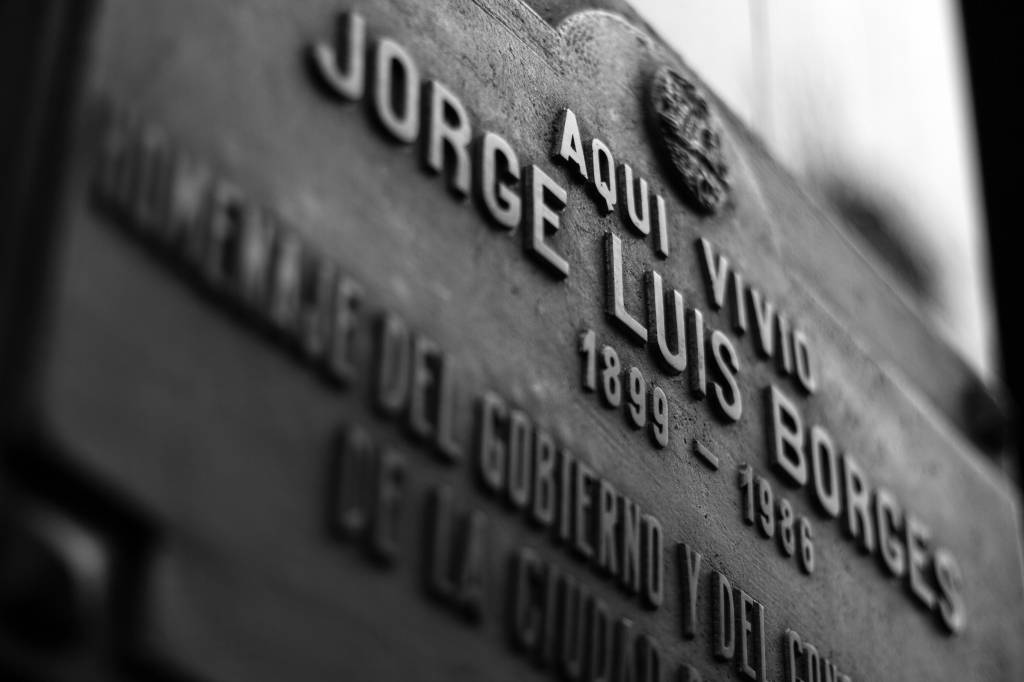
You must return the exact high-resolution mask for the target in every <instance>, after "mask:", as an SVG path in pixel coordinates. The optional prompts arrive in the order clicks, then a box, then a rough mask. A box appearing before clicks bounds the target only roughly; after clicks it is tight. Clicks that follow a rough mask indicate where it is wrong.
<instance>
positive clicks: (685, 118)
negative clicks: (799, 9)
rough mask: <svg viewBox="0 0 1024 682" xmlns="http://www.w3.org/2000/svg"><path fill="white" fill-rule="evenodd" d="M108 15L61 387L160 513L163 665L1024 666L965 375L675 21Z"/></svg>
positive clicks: (970, 669)
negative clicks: (968, 423) (673, 27)
mask: <svg viewBox="0 0 1024 682" xmlns="http://www.w3.org/2000/svg"><path fill="white" fill-rule="evenodd" d="M89 36H90V38H89V49H88V51H87V53H88V54H87V57H86V60H85V62H84V67H83V70H84V76H83V80H82V97H81V107H80V115H76V117H75V118H74V122H73V135H72V139H73V143H72V147H71V156H70V163H69V164H68V165H67V167H66V174H65V176H64V179H65V184H64V185H63V186H64V190H63V192H62V194H61V196H60V197H58V198H56V199H59V204H58V206H59V211H60V219H59V220H58V223H59V225H60V228H59V235H60V243H59V249H58V250H57V251H56V254H57V255H56V260H55V267H54V271H55V279H54V283H53V285H52V286H53V291H54V295H53V297H52V301H51V305H50V306H49V308H48V309H47V319H48V323H47V330H48V332H49V334H48V336H47V339H48V341H47V344H46V345H45V348H44V351H43V353H42V355H41V358H42V359H41V361H40V364H39V367H40V369H39V373H38V376H37V377H36V380H35V384H34V391H33V392H32V396H33V400H32V406H33V414H34V423H36V424H37V425H38V429H39V431H40V432H41V433H44V434H46V442H47V443H48V448H49V449H51V450H52V451H53V452H56V453H58V454H57V455H56V456H55V457H56V460H57V461H59V462H61V464H60V466H62V467H67V468H68V469H72V470H74V471H81V472H88V475H87V479H88V481H89V482H90V484H96V485H99V486H100V487H102V488H103V489H107V490H110V491H114V492H115V493H116V496H117V497H118V499H119V500H121V502H119V504H124V505H125V508H126V509H131V510H132V512H131V513H132V514H135V515H137V516H138V517H139V518H140V519H141V521H140V522H139V524H138V526H137V527H136V526H133V527H132V528H131V530H130V532H128V531H123V532H120V533H117V534H113V535H114V536H115V541H114V543H113V544H114V546H115V547H116V546H118V545H117V543H118V542H121V543H122V545H121V546H123V542H125V538H129V539H131V541H132V542H135V540H134V538H137V537H140V536H144V537H145V538H146V539H145V540H144V541H139V543H140V546H141V545H144V546H145V551H144V552H141V551H140V552H139V556H136V555H135V554H132V558H131V561H127V562H126V563H125V564H124V565H127V566H128V567H129V568H130V576H131V581H130V582H131V585H132V588H133V592H132V593H131V594H132V595H133V598H132V599H131V600H129V601H130V604H129V606H127V607H124V608H123V609H122V611H123V612H124V613H128V614H130V616H129V618H128V622H129V623H130V625H131V628H130V629H131V635H132V636H131V637H130V638H128V639H129V643H128V644H122V645H119V647H122V648H124V649H125V650H126V651H127V652H128V653H126V654H124V655H125V656H127V657H128V658H129V659H130V660H132V661H135V662H138V661H142V662H144V664H145V665H146V666H147V669H159V670H173V671H176V672H177V673H178V674H181V675H183V676H186V677H187V678H188V679H197V680H228V679H246V680H261V679H266V680H281V679H289V680H305V679H308V680H322V679H327V678H336V679H361V680H378V679H379V680H391V679H395V680H398V679H401V680H414V679H415V680H429V679H437V680H442V679H444V680H450V679H467V680H469V679H473V680H475V679H489V680H520V679H558V678H560V677H561V678H563V679H572V680H584V679H585V680H614V681H619V680H622V681H625V680H664V681H668V680H700V679H703V680H732V679H751V680H775V681H779V680H791V681H792V680H804V681H805V682H816V681H821V682H824V681H825V680H829V681H832V680H846V679H851V680H880V679H908V680H909V679H936V680H939V679H941V680H1017V679H1022V678H1024V651H1022V650H1021V649H1020V646H1019V642H1020V633H1021V632H1022V631H1024V581H1022V566H1021V549H1020V542H1019V538H1020V528H1019V523H1018V517H1019V508H1018V504H1017V497H1016V493H1015V492H1014V490H1013V488H1012V486H1011V485H1010V484H1009V483H1008V482H1007V481H1005V480H1003V479H1002V478H1001V476H1000V475H999V473H998V471H997V470H996V469H995V467H993V466H992V465H991V464H990V463H989V462H988V461H987V460H986V459H985V457H984V456H983V455H982V454H981V453H980V452H979V451H978V450H977V448H976V447H975V446H974V445H973V444H972V443H971V441H970V439H969V438H968V437H967V436H966V435H964V432H963V430H962V429H961V427H962V417H961V416H959V415H961V413H962V411H963V410H962V408H961V407H960V404H961V401H962V393H960V391H961V389H962V385H963V382H964V378H963V377H964V376H965V370H964V368H963V365H962V363H961V362H960V361H959V360H957V359H956V358H955V356H954V355H953V354H952V352H951V351H950V350H949V349H948V348H946V347H945V346H944V345H943V344H942V343H941V342H940V341H938V340H937V339H936V336H935V334H934V333H933V332H932V330H931V329H929V328H928V326H927V325H926V324H925V323H924V322H923V321H922V320H921V319H920V318H919V317H918V316H917V315H916V314H915V313H914V312H913V310H912V308H911V307H910V306H909V305H908V304H906V303H905V302H904V299H903V298H902V297H901V296H900V295H899V294H898V293H897V292H894V291H893V290H892V289H891V288H890V286H889V285H888V284H887V283H886V282H884V281H882V280H881V279H880V278H879V277H878V276H877V274H876V271H875V270H874V268H873V267H872V265H871V264H870V263H869V262H868V261H866V260H865V258H864V257H863V256H862V255H861V254H860V253H859V252H857V251H856V250H855V249H854V248H853V247H852V246H851V245H850V244H849V243H848V242H847V241H846V240H845V238H844V237H843V236H842V234H841V233H840V231H839V230H838V229H837V228H836V226H835V224H834V223H833V221H832V219H831V217H830V216H829V214H828V213H827V212H826V211H824V210H823V209H822V208H820V207H819V206H818V205H817V204H816V203H815V201H814V200H813V199H812V198H810V197H808V196H806V195H805V194H803V193H802V192H801V190H800V189H799V187H798V186H797V185H796V184H795V183H794V181H793V180H792V179H791V178H790V177H789V176H788V175H787V174H786V173H785V172H784V171H782V170H781V169H780V168H779V167H778V166H777V165H776V164H775V163H774V162H773V161H772V160H771V159H770V158H769V157H768V156H767V155H766V153H765V151H764V150H763V148H762V146H761V145H760V143H758V142H757V141H756V140H754V139H753V138H752V136H751V135H750V133H749V132H747V131H746V129H745V128H744V127H743V126H742V125H741V124H740V123H739V122H738V121H737V120H736V119H735V118H734V117H733V116H732V115H731V114H730V113H729V111H728V110H727V109H726V108H725V107H724V106H723V105H722V104H721V103H720V102H719V101H717V99H716V98H715V96H714V93H713V92H711V91H710V90H709V89H708V88H707V87H706V86H704V85H703V84H702V83H701V80H700V76H699V74H696V73H693V72H692V71H691V70H690V69H689V68H688V67H687V66H686V64H685V63H683V62H682V61H681V60H680V58H679V56H678V55H675V54H673V53H671V52H670V51H668V50H667V49H666V48H665V47H664V46H663V45H662V44H661V43H660V42H659V41H658V40H657V39H656V38H654V37H652V36H651V35H648V34H647V33H645V32H644V31H643V30H641V29H639V28H636V27H635V26H633V25H631V24H630V23H629V22H627V21H626V20H625V19H624V18H622V17H621V16H618V15H617V14H614V13H611V12H606V11H581V12H578V13H574V14H571V15H569V16H566V17H565V18H563V19H561V20H560V21H558V22H557V24H556V25H554V26H552V25H551V24H549V23H547V22H546V21H545V20H544V19H543V18H541V16H539V15H538V14H536V13H534V12H533V10H531V9H530V8H529V7H527V6H526V5H524V4H522V3H520V2H517V1H516V0H474V1H472V2H469V1H461V2H457V1H454V0H452V1H440V2H429V3H415V2H409V1H399V0H393V1H387V2H361V1H359V0H351V1H346V2H337V1H336V0H331V1H326V0H308V1H304V2H271V1H270V0H246V1H245V2H243V1H241V0H224V1H222V2H208V1H207V0H179V1H177V2H173V3H171V2H160V1H157V0H105V1H104V2H101V3H99V6H98V8H97V10H96V14H95V17H94V20H93V24H92V28H91V31H90V33H89ZM666 79H668V80H666ZM680 83H686V84H688V85H690V86H691V88H692V89H690V88H683V89H684V90H685V91H686V92H685V93H684V94H679V93H675V95H673V96H672V97H667V95H666V88H669V89H671V88H673V87H675V86H679V87H683V86H682V85H680ZM673 92H675V90H673ZM658 93H661V94H662V95H665V96H663V97H661V98H659V97H658ZM666 97H667V98H666ZM680 98H682V99H680ZM704 98H706V99H704ZM705 106H707V108H706V109H705V108H704V107H705ZM687 107H689V109H687ZM687 112H688V113H687ZM684 114H685V115H684ZM673 116H674V117H675V118H673ZM669 124H671V125H669ZM666 126H667V127H666ZM666 151H667V152H668V153H667V155H666ZM119 509H120V507H119ZM46 528H51V526H46ZM49 532H50V531H48V533H49ZM69 532H70V531H69ZM76 532H78V531H76ZM51 536H52V533H51V534H50V535H45V537H51ZM84 544H86V545H88V543H84ZM132 546H133V547H135V546H136V545H132ZM103 551H104V550H103V549H102V547H101V548H100V549H98V550H97V553H98V554H99V555H102V552H103ZM115 551H116V550H115ZM140 556H141V558H140ZM116 565H117V566H121V565H122V564H116ZM122 577H123V576H122ZM119 613H120V612H119ZM118 650H119V651H120V650H121V649H120V648H119V649H118Z"/></svg>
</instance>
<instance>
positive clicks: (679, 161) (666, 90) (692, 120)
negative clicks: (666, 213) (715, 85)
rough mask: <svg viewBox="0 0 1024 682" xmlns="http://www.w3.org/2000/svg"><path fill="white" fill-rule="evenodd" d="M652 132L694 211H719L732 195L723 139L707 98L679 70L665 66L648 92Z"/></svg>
mask: <svg viewBox="0 0 1024 682" xmlns="http://www.w3.org/2000/svg"><path fill="white" fill-rule="evenodd" d="M649 96H650V102H649V104H650V109H651V118H652V123H653V126H654V129H655V130H656V131H657V133H658V136H659V142H660V143H661V144H662V145H663V149H662V151H663V153H664V154H665V156H666V157H667V160H668V161H669V162H670V163H671V165H672V167H673V168H674V169H675V171H676V174H677V175H678V178H679V179H680V180H682V190H683V194H684V195H685V196H686V198H687V199H688V200H689V202H690V203H691V204H692V205H693V207H694V208H696V209H698V210H700V211H701V212H703V213H715V212H717V211H718V210H719V209H720V208H721V207H722V205H723V204H724V203H725V200H726V199H727V198H728V195H729V179H728V169H727V168H726V165H725V157H724V155H723V153H722V136H721V133H720V132H719V130H718V126H717V122H716V121H715V120H714V117H713V116H712V115H711V109H710V107H709V106H708V101H707V99H706V98H705V97H704V94H703V93H702V92H701V91H700V90H699V89H698V88H697V86H696V85H694V84H693V83H691V82H690V81H689V80H687V79H686V78H684V77H683V76H682V75H680V74H679V73H678V72H677V71H675V70H673V69H671V68H669V67H667V66H663V67H661V68H660V69H658V72H657V73H655V74H654V79H653V81H652V83H651V89H650V95H649Z"/></svg>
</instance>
